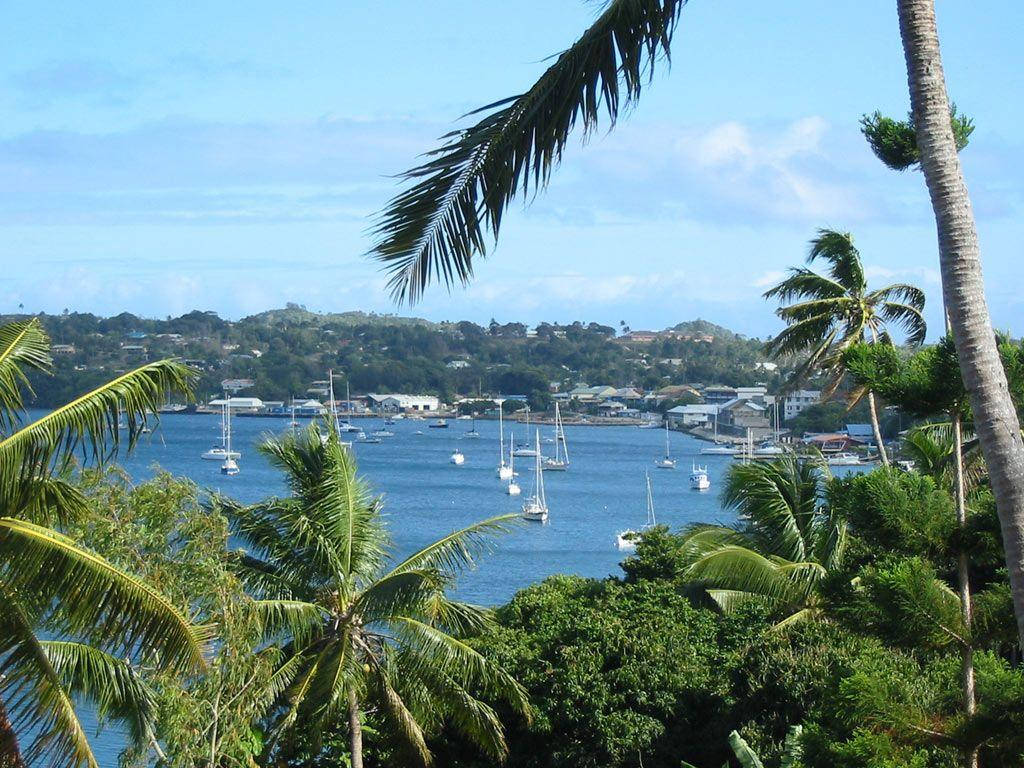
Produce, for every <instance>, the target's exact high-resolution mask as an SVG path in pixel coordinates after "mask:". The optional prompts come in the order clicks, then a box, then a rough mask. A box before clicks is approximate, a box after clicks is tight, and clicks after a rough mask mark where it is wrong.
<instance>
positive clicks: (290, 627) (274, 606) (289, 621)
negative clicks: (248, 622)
mask: <svg viewBox="0 0 1024 768" xmlns="http://www.w3.org/2000/svg"><path fill="white" fill-rule="evenodd" d="M250 610H251V611H252V614H253V616H254V617H255V618H256V620H257V622H258V623H259V628H260V636H261V637H262V638H263V640H264V641H267V640H270V639H272V638H276V637H286V638H290V639H292V640H293V641H294V642H295V644H296V646H298V647H300V648H301V647H304V646H305V645H306V643H308V642H309V640H310V639H311V638H313V637H315V636H316V635H317V634H318V632H319V630H320V629H321V627H322V625H323V623H324V621H325V619H326V613H325V611H324V609H323V608H321V607H320V606H319V605H317V604H316V603H307V602H304V601H302V600H254V601H253V602H252V605H251V606H250Z"/></svg>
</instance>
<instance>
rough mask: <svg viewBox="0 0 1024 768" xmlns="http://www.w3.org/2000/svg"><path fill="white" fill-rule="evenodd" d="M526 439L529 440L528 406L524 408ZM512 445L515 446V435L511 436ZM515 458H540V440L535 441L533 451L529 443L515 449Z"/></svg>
mask: <svg viewBox="0 0 1024 768" xmlns="http://www.w3.org/2000/svg"><path fill="white" fill-rule="evenodd" d="M526 439H527V441H529V439H530V406H526ZM512 441H513V444H515V435H513V436H512ZM515 454H516V456H528V457H531V458H532V457H533V456H540V439H539V438H538V440H537V448H536V450H534V449H533V448H531V447H530V444H529V442H526V443H523V444H522V445H521V446H519V447H518V448H516V449H515Z"/></svg>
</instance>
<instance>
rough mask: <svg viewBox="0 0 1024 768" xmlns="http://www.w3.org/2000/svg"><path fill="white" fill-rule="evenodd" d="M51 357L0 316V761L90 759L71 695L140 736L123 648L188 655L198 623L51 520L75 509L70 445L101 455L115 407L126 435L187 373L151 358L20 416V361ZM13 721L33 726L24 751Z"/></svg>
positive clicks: (142, 653)
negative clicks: (38, 413)
mask: <svg viewBox="0 0 1024 768" xmlns="http://www.w3.org/2000/svg"><path fill="white" fill-rule="evenodd" d="M51 365H52V360H51V358H50V355H49V339H48V337H47V336H46V334H45V333H44V332H43V330H42V328H41V327H40V325H39V323H38V321H37V320H35V319H32V320H29V321H27V322H19V323H11V324H8V325H5V326H2V327H0V510H2V514H3V517H0V602H2V603H3V605H4V610H3V611H2V612H0V746H2V748H3V753H2V754H0V764H2V762H4V761H6V762H7V763H8V764H10V765H13V766H21V765H23V764H24V762H25V761H26V760H27V761H28V762H32V761H35V760H39V761H42V762H46V763H51V764H62V765H71V766H79V765H88V766H96V765H97V762H96V759H95V757H94V756H93V753H92V749H91V748H90V746H89V740H88V738H87V735H86V732H85V729H84V728H83V726H82V724H81V722H80V720H79V718H78V715H77V712H76V707H75V702H76V700H78V701H81V700H85V701H91V702H92V703H93V704H94V705H95V706H96V708H97V711H98V712H99V713H100V715H101V716H103V717H114V718H118V719H121V720H123V721H125V722H127V723H128V725H129V728H128V731H129V734H130V736H131V737H132V738H133V739H134V740H135V741H144V740H149V739H151V738H152V715H153V702H152V698H151V695H150V691H149V690H148V688H147V687H146V686H144V685H143V684H141V683H140V681H139V678H138V677H137V675H136V674H135V672H134V671H133V670H132V668H131V667H130V666H129V664H128V663H127V662H126V659H141V660H144V661H145V662H146V663H147V664H152V665H156V666H159V667H162V668H164V669H168V670H173V671H183V670H186V669H191V668H195V667H196V666H201V665H202V664H203V659H202V651H203V648H204V645H205V641H206V638H207V636H208V633H207V632H206V631H205V630H204V629H202V628H200V627H197V626H195V625H194V624H193V623H192V621H191V620H190V619H189V616H188V614H187V613H186V612H185V611H183V610H181V609H179V608H178V607H177V606H175V605H174V604H173V603H171V602H170V601H169V600H168V599H167V598H166V597H164V596H163V595H162V594H161V593H159V592H158V591H157V590H156V589H155V588H153V587H152V586H151V585H149V584H148V583H146V582H145V581H144V580H142V579H139V578H137V577H135V576H133V575H132V574H131V573H129V572H128V571H126V570H122V569H120V568H118V567H116V566H115V565H113V564H112V563H110V562H108V561H106V560H104V559H103V558H101V557H99V556H97V555H96V554H95V553H93V552H92V551H90V550H88V549H86V548H84V547H82V546H80V545H79V544H77V543H76V542H75V541H74V540H73V539H72V538H70V537H68V536H66V535H64V534H63V533H61V532H60V531H59V530H58V529H57V528H54V527H49V526H51V525H53V524H57V525H61V524H67V523H68V522H70V521H71V520H73V519H74V518H75V517H77V516H79V515H81V514H82V513H83V512H84V510H85V508H86V502H85V498H84V497H83V495H82V493H81V491H80V490H79V489H78V488H77V487H76V486H75V485H74V484H73V483H72V482H71V480H70V478H69V477H68V473H69V472H70V469H71V464H72V460H73V458H74V455H75V452H76V451H77V450H78V449H81V451H82V452H83V453H84V455H85V456H86V457H87V458H92V459H94V460H103V459H106V458H108V457H109V456H110V455H112V453H113V451H116V449H117V447H118V445H119V443H120V442H121V436H120V432H119V420H120V419H122V418H123V419H125V420H126V422H127V427H126V429H127V441H128V445H129V447H131V445H132V444H134V442H135V440H136V439H137V438H138V436H139V434H141V430H142V428H143V427H144V426H145V424H146V422H147V418H148V416H149V414H152V413H153V412H155V410H156V409H157V408H158V407H159V406H160V405H161V404H162V403H163V402H164V400H165V399H166V397H167V396H168V395H170V394H171V393H173V392H179V393H185V394H187V393H188V392H189V381H190V379H191V373H190V371H189V370H188V369H187V368H185V367H184V366H181V365H179V364H177V363H174V362H171V361H160V362H156V363H150V364H148V365H144V366H142V367H140V368H137V369H135V370H132V371H129V372H128V373H125V374H123V375H121V376H119V377H118V378H116V379H114V380H113V381H110V382H108V383H106V384H104V385H102V386H100V387H99V388H97V389H94V390H93V391H91V392H88V393H87V394H85V395H82V396H80V397H78V398H76V399H75V400H73V401H72V402H70V403H68V404H66V405H64V406H61V407H59V408H56V409H55V410H53V411H51V412H50V413H48V414H46V415H45V416H43V417H41V418H39V419H37V420H36V421H33V422H29V423H26V422H24V420H23V419H22V416H21V414H22V409H23V403H24V400H23V398H24V393H25V391H26V385H27V379H26V372H28V371H35V372H40V373H46V372H48V371H49V370H50V369H51ZM48 638H53V639H48ZM19 734H20V735H22V736H29V734H31V736H29V738H30V743H29V745H28V747H27V749H26V750H25V751H24V754H23V753H22V749H21V745H20V744H19V741H18V736H19Z"/></svg>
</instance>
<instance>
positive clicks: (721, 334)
mask: <svg viewBox="0 0 1024 768" xmlns="http://www.w3.org/2000/svg"><path fill="white" fill-rule="evenodd" d="M668 330H670V331H676V332H677V333H691V334H693V335H694V336H697V335H701V334H707V335H709V336H714V337H715V338H727V339H731V338H735V337H736V334H735V333H733V332H732V331H730V330H729V329H728V328H723V327H722V326H720V325H715V324H714V323H709V322H708V321H707V320H701V319H700V318H697V319H696V320H687V321H686V322H685V323H678V324H677V325H673V326H672V327H671V328H669V329H668Z"/></svg>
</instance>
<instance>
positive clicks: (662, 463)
mask: <svg viewBox="0 0 1024 768" xmlns="http://www.w3.org/2000/svg"><path fill="white" fill-rule="evenodd" d="M654 466H655V467H657V468H658V469H675V468H676V460H675V459H673V458H672V456H671V454H670V453H669V450H668V419H665V457H664V458H661V459H655V461H654Z"/></svg>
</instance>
